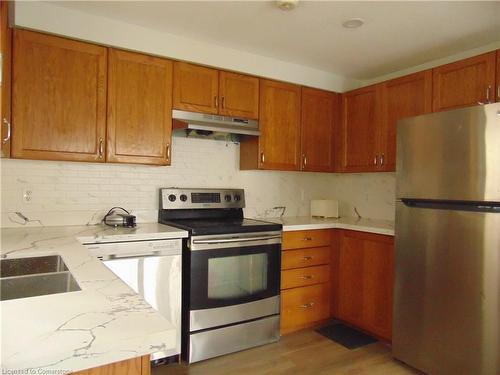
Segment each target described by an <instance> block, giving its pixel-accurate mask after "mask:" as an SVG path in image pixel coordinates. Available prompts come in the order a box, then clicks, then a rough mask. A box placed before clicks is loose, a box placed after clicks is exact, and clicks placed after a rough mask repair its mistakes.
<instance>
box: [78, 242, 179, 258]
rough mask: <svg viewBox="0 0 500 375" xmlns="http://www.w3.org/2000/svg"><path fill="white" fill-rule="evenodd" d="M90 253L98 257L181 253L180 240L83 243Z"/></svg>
mask: <svg viewBox="0 0 500 375" xmlns="http://www.w3.org/2000/svg"><path fill="white" fill-rule="evenodd" d="M85 246H86V247H87V249H88V250H89V251H90V253H91V254H92V255H94V256H96V257H98V258H100V259H112V258H129V257H147V256H165V255H180V254H182V240H181V239H180V238H177V239H171V240H153V241H133V242H107V243H98V244H85Z"/></svg>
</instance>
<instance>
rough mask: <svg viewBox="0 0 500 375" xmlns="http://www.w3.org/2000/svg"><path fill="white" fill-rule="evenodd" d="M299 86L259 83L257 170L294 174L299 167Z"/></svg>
mask: <svg viewBox="0 0 500 375" xmlns="http://www.w3.org/2000/svg"><path fill="white" fill-rule="evenodd" d="M300 96H301V95H300V86H297V85H292V84H289V83H282V82H276V81H271V80H265V79H262V80H261V81H260V110H259V112H260V119H259V126H260V132H261V135H260V137H259V140H258V143H259V147H258V155H253V157H255V158H256V159H257V160H258V167H259V168H260V169H273V170H283V171H298V170H299V167H300Z"/></svg>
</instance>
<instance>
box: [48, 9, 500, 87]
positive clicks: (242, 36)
mask: <svg viewBox="0 0 500 375" xmlns="http://www.w3.org/2000/svg"><path fill="white" fill-rule="evenodd" d="M51 3H53V4H54V5H58V6H64V7H67V8H72V9H76V10H80V11H83V12H87V13H91V14H95V15H100V16H104V17H109V18H114V19H118V20H121V21H125V22H128V23H133V24H137V25H141V26H144V27H148V28H151V29H155V30H158V31H163V32H168V33H171V34H177V35H182V36H184V37H188V38H192V39H196V40H199V41H204V42H208V43H212V44H217V45H220V46H224V47H229V48H234V49H238V50H243V51H247V52H251V53H255V54H258V55H263V56H268V57H273V58H277V59H280V60H284V61H289V62H293V63H297V64H301V65H306V66H309V67H314V68H318V69H321V70H324V71H327V72H332V73H335V74H339V75H342V76H344V77H349V78H355V79H360V80H368V79H372V78H375V77H378V76H381V75H384V74H387V73H391V72H394V71H398V70H402V69H406V68H409V67H412V66H415V65H420V64H423V63H426V62H428V61H431V60H435V59H439V58H443V57H446V56H449V55H452V54H456V53H459V52H462V51H465V50H469V49H473V48H476V47H480V46H484V45H487V44H490V43H493V42H495V41H499V40H500V2H498V1H494V2H479V1H470V2H438V1H433V2H421V1H416V2H404V1H401V2H378V1H371V2H334V1H301V2H299V4H298V6H297V8H296V9H295V10H293V11H282V10H280V9H278V8H277V7H276V6H275V2H274V1H253V2H251V1H197V2H194V1H152V2H149V1H148V2H145V1H127V2H126V1H52V2H51ZM352 17H361V18H363V19H364V20H365V25H364V26H362V27H361V28H359V29H345V28H343V27H342V26H341V24H342V22H343V21H345V20H346V19H348V18H352Z"/></svg>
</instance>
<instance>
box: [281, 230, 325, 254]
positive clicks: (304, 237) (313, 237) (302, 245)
mask: <svg viewBox="0 0 500 375" xmlns="http://www.w3.org/2000/svg"><path fill="white" fill-rule="evenodd" d="M330 237H331V230H330V229H316V230H298V231H293V232H285V233H284V234H283V245H282V248H283V250H292V249H307V248H312V247H318V246H330Z"/></svg>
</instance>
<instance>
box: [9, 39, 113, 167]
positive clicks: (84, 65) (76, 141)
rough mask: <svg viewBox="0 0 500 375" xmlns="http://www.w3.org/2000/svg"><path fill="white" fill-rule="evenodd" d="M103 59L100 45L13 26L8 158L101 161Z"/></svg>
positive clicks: (102, 140) (104, 60)
mask: <svg viewBox="0 0 500 375" xmlns="http://www.w3.org/2000/svg"><path fill="white" fill-rule="evenodd" d="M106 60H107V50H106V48H104V47H100V46H96V45H93V44H88V43H83V42H77V41H73V40H68V39H64V38H59V37H55V36H50V35H46V34H40V33H35V32H31V31H26V30H15V32H14V59H13V97H12V125H13V129H12V130H13V133H12V146H11V153H12V156H13V157H16V158H24V159H48V160H78V161H100V162H103V161H104V156H105V155H104V138H105V136H106V63H107V62H106Z"/></svg>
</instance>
